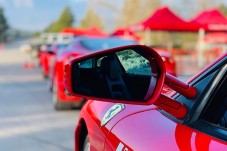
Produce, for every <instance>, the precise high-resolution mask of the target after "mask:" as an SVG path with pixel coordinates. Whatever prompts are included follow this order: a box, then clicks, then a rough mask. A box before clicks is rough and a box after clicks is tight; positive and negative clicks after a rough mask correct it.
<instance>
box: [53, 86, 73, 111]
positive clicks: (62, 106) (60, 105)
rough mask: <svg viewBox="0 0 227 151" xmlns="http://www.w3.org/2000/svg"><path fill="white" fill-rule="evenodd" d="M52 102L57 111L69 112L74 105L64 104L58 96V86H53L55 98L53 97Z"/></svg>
mask: <svg viewBox="0 0 227 151" xmlns="http://www.w3.org/2000/svg"><path fill="white" fill-rule="evenodd" d="M52 101H53V105H54V108H55V109H56V110H69V109H72V104H71V103H63V102H61V101H60V100H59V98H58V95H57V86H56V84H54V85H53V96H52Z"/></svg>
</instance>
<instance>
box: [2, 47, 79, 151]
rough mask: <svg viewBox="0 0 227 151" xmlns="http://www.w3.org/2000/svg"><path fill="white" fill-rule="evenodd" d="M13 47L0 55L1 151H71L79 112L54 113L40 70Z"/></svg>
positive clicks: (49, 94)
mask: <svg viewBox="0 0 227 151" xmlns="http://www.w3.org/2000/svg"><path fill="white" fill-rule="evenodd" d="M9 45H10V44H9ZM13 46H14V47H12V46H6V47H5V48H4V49H2V50H1V51H0V151H72V150H74V128H75V125H76V123H77V120H78V116H79V110H72V111H55V110H54V108H53V105H52V102H51V93H50V92H49V91H48V88H47V83H46V81H45V80H44V79H43V77H42V75H41V70H40V69H39V68H38V67H37V66H35V68H33V69H25V68H24V63H25V62H26V61H27V60H28V56H26V54H25V53H22V52H20V51H19V49H18V48H19V44H17V45H15V44H14V45H13ZM30 61H31V60H30ZM33 61H34V60H33Z"/></svg>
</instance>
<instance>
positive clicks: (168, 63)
mask: <svg viewBox="0 0 227 151" xmlns="http://www.w3.org/2000/svg"><path fill="white" fill-rule="evenodd" d="M153 49H154V50H155V51H157V53H158V54H159V55H160V56H161V57H162V60H163V62H164V64H165V67H166V72H167V73H169V74H171V75H173V76H177V73H176V62H175V60H174V58H173V57H172V56H171V54H170V53H169V52H168V51H167V50H165V49H164V48H153Z"/></svg>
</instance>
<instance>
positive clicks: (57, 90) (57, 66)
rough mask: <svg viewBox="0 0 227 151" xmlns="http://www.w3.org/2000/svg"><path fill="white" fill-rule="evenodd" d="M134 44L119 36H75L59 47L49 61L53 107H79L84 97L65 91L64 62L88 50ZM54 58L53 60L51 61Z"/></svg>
mask: <svg viewBox="0 0 227 151" xmlns="http://www.w3.org/2000/svg"><path fill="white" fill-rule="evenodd" d="M129 44H136V42H134V41H131V40H123V39H120V38H115V37H111V38H97V37H77V38H75V40H74V42H73V43H72V44H70V45H69V46H68V47H67V48H65V49H60V51H58V52H57V55H56V57H52V60H51V61H50V62H51V63H50V65H51V66H49V70H50V79H49V80H50V86H51V89H52V90H53V103H54V107H55V108H56V109H57V110H59V109H71V108H73V107H81V106H82V105H83V103H84V99H82V98H81V97H75V96H70V95H68V94H66V93H65V88H64V81H63V77H64V72H63V70H64V64H65V63H66V62H69V61H70V60H71V59H72V58H75V57H78V56H81V55H85V54H87V53H90V52H94V51H99V50H103V49H107V48H113V47H117V46H124V45H129ZM53 60H54V61H53Z"/></svg>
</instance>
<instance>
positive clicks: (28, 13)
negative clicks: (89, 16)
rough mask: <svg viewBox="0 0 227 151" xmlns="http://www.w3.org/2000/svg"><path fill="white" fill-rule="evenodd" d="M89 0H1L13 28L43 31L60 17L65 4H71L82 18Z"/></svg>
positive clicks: (0, 5)
mask: <svg viewBox="0 0 227 151" xmlns="http://www.w3.org/2000/svg"><path fill="white" fill-rule="evenodd" d="M87 1H88V0H0V7H3V8H4V14H5V16H6V17H7V21H8V23H9V25H10V26H11V27H12V28H16V29H22V30H28V31H33V30H35V31H41V30H43V29H44V28H45V27H47V26H48V25H49V24H50V23H51V22H53V21H55V20H57V19H58V17H59V14H60V13H61V12H62V11H63V9H64V7H65V6H70V7H71V10H72V12H73V14H74V16H75V18H76V20H80V19H81V18H82V17H83V16H84V15H85V13H86V10H87Z"/></svg>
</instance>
